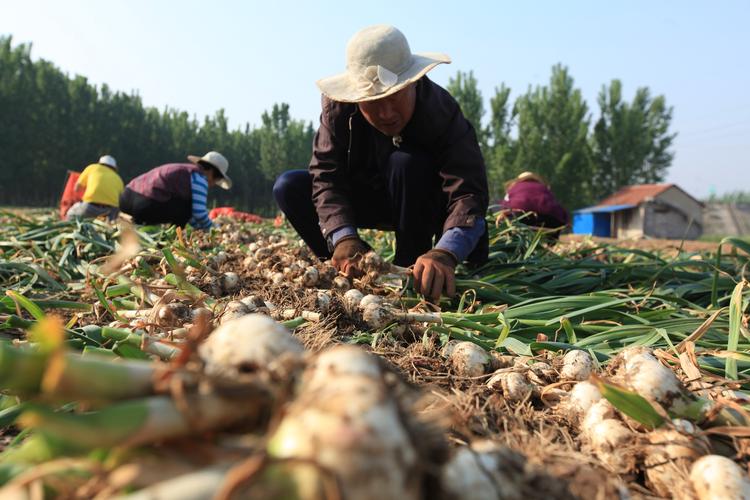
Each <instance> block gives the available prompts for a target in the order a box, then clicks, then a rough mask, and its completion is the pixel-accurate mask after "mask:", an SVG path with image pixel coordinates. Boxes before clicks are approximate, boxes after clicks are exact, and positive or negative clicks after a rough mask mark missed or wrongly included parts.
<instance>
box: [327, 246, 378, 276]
mask: <svg viewBox="0 0 750 500" xmlns="http://www.w3.org/2000/svg"><path fill="white" fill-rule="evenodd" d="M369 251H370V245H368V244H367V243H365V242H364V241H362V240H361V239H359V238H358V237H357V236H351V237H344V238H342V239H341V240H339V241H338V242H337V243H336V248H334V249H333V257H331V263H332V264H333V267H335V268H336V270H337V271H338V272H340V273H343V274H344V276H346V277H347V278H349V279H352V278H359V277H361V276H362V275H364V274H365V272H364V270H363V269H362V266H361V264H362V257H364V255H365V254H366V253H367V252H369Z"/></svg>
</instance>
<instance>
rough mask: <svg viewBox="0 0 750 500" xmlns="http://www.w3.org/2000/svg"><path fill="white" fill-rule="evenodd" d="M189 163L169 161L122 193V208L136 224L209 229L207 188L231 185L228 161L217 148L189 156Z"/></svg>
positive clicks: (130, 184)
mask: <svg viewBox="0 0 750 500" xmlns="http://www.w3.org/2000/svg"><path fill="white" fill-rule="evenodd" d="M188 160H190V163H169V164H167V165H162V166H160V167H156V168H154V169H152V170H149V171H148V172H146V173H145V174H142V175H139V176H138V177H136V178H135V179H133V180H132V181H130V183H129V184H128V185H127V187H126V188H125V191H124V192H123V193H122V196H120V209H121V210H122V211H123V212H125V213H126V214H129V215H131V216H132V217H133V221H134V222H135V223H136V224H175V225H178V226H181V227H182V226H185V224H190V225H191V226H193V227H194V228H195V229H208V228H210V227H211V225H212V223H211V219H209V217H208V209H207V207H206V202H207V197H208V188H209V187H211V186H214V185H217V186H219V187H221V188H224V189H229V188H231V187H232V181H231V179H230V178H229V177H228V176H227V170H229V162H228V161H227V159H226V158H224V156H223V155H221V154H220V153H217V152H216V151H211V152H209V153H206V154H205V155H204V156H203V157H201V158H198V157H197V156H188Z"/></svg>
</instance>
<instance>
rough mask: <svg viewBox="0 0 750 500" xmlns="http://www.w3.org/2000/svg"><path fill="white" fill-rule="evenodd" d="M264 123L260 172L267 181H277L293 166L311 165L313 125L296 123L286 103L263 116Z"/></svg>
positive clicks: (275, 106) (261, 138)
mask: <svg viewBox="0 0 750 500" xmlns="http://www.w3.org/2000/svg"><path fill="white" fill-rule="evenodd" d="M261 120H262V123H263V126H262V127H261V129H260V131H259V136H260V170H261V171H262V172H263V173H264V174H265V175H266V178H268V179H275V178H276V177H277V176H278V175H279V174H280V173H281V172H283V171H285V170H289V168H292V166H293V165H304V164H307V163H309V162H310V157H311V155H312V147H311V144H312V138H313V135H314V131H313V128H312V124H310V123H308V124H305V123H304V122H301V121H296V120H292V119H291V117H290V116H289V105H288V104H286V103H282V104H281V105H279V104H274V105H273V109H272V110H271V112H270V113H269V112H268V111H266V112H264V113H263V115H262V116H261Z"/></svg>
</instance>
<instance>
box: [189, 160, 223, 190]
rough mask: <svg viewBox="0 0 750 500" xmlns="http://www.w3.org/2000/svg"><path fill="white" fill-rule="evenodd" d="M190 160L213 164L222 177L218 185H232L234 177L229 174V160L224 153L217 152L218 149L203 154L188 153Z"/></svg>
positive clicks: (217, 182) (221, 186)
mask: <svg viewBox="0 0 750 500" xmlns="http://www.w3.org/2000/svg"><path fill="white" fill-rule="evenodd" d="M188 160H190V161H191V162H193V163H195V164H198V163H206V164H208V165H211V166H212V167H215V168H216V170H218V171H219V173H220V174H221V177H222V178H221V179H219V180H218V181H216V185H217V186H219V187H220V188H223V189H229V188H231V187H232V179H230V178H229V176H228V175H227V170H229V162H228V161H227V159H226V158H224V155H223V154H221V153H217V152H216V151H209V152H208V153H206V154H204V155H203V156H193V155H188Z"/></svg>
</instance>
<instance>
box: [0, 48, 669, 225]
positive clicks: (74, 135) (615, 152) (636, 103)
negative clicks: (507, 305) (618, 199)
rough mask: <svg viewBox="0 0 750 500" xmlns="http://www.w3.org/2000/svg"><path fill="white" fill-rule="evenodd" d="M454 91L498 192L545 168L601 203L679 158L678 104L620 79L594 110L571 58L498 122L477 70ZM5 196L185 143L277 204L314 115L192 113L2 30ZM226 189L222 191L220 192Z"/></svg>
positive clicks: (0, 186) (152, 158) (40, 191)
mask: <svg viewBox="0 0 750 500" xmlns="http://www.w3.org/2000/svg"><path fill="white" fill-rule="evenodd" d="M447 88H448V90H449V91H450V92H451V93H452V94H453V95H454V96H455V97H456V99H457V100H458V102H459V103H460V105H461V107H462V109H463V111H464V114H465V115H466V116H467V118H468V119H469V120H470V121H471V122H472V123H473V125H474V127H475V128H476V130H477V135H478V137H479V140H480V143H481V146H482V149H483V151H484V156H485V160H486V163H487V167H488V171H489V177H490V185H491V190H492V195H493V198H494V199H497V198H499V197H501V196H502V193H503V183H504V181H506V180H508V179H510V178H512V177H513V176H515V175H517V174H518V173H520V172H522V171H525V170H531V171H535V172H537V173H539V174H541V175H542V176H544V177H545V178H546V179H547V180H548V181H549V182H550V184H551V185H552V187H553V188H554V190H555V192H556V193H557V194H558V197H559V198H560V199H561V201H562V202H563V203H564V204H565V205H566V206H568V207H569V208H577V207H581V206H585V205H588V204H591V203H593V202H595V200H597V199H599V198H601V197H602V196H605V195H607V194H609V193H611V192H613V191H614V190H616V189H617V188H619V187H621V186H623V185H627V184H631V183H640V182H656V181H659V180H661V179H663V177H664V175H665V173H666V171H667V168H668V167H669V165H670V163H671V161H672V157H673V155H672V153H671V152H670V146H671V143H672V140H673V138H674V134H671V133H670V132H669V124H670V120H671V116H672V109H671V108H669V107H668V106H667V105H666V102H665V99H664V97H662V96H658V97H652V96H651V95H650V93H649V90H648V89H647V88H640V89H638V90H637V91H636V93H635V97H634V98H633V100H632V101H631V102H626V101H625V100H623V97H622V91H621V88H622V86H621V84H620V82H619V81H618V80H613V81H612V82H611V84H610V85H609V86H605V87H604V88H603V89H602V91H601V94H600V96H599V108H600V111H599V117H598V118H597V119H596V121H592V120H593V119H592V116H591V112H590V110H589V108H588V106H587V104H586V102H585V101H584V100H583V98H582V97H581V92H580V90H578V89H576V88H575V85H574V81H573V78H572V77H571V76H570V75H569V74H568V71H567V69H566V68H565V67H563V66H559V65H558V66H555V67H553V69H552V76H551V78H550V81H549V84H548V85H544V86H538V87H536V88H529V89H528V91H527V92H526V93H525V94H523V95H520V96H519V97H517V98H516V100H515V103H513V104H512V105H511V102H510V89H509V88H508V87H506V86H505V85H501V86H500V87H498V88H497V89H496V92H495V95H494V96H492V97H491V99H490V101H489V103H490V113H489V120H486V119H485V116H484V115H485V110H484V101H483V98H482V95H481V93H480V92H479V90H478V86H477V81H476V79H475V77H474V75H473V74H472V73H460V72H459V73H458V74H457V75H456V77H455V78H452V79H451V80H450V82H449V85H448V87H447ZM0 110H2V117H3V119H2V120H0V205H23V206H29V205H37V206H51V205H56V204H57V203H58V201H59V197H60V194H61V191H62V187H63V183H64V181H65V178H66V172H67V170H69V169H73V170H80V169H81V168H82V167H83V166H85V165H87V164H88V163H91V162H92V161H93V160H95V159H96V158H97V157H98V156H99V155H101V154H105V153H106V154H111V155H113V156H115V158H117V160H118V163H119V164H120V165H121V166H122V167H121V169H120V171H121V175H122V177H123V178H124V179H125V180H126V181H127V180H129V179H131V178H132V177H135V176H136V175H138V174H140V173H142V172H144V171H145V170H147V169H149V168H152V167H154V166H157V165H160V164H163V163H169V162H174V161H182V159H183V158H184V157H185V155H186V154H187V153H195V152H201V151H208V150H210V149H215V150H217V151H221V152H222V153H223V154H224V155H226V156H227V158H228V159H229V160H230V164H231V165H232V177H233V179H234V181H235V183H234V187H233V189H232V190H231V191H229V192H221V193H219V192H217V193H216V196H217V198H215V199H216V203H218V204H231V205H233V206H235V207H237V208H242V209H246V210H252V211H255V212H258V213H263V214H271V213H273V212H274V204H273V200H272V197H271V186H272V185H273V180H274V179H275V178H276V176H277V175H278V174H279V173H280V172H282V171H284V170H286V169H288V168H290V167H294V168H300V167H304V166H305V165H306V164H307V163H308V161H309V158H310V151H311V143H312V138H313V134H314V129H313V125H312V123H309V122H304V121H301V120H295V119H292V118H291V116H290V113H289V106H288V104H283V103H282V104H274V105H273V107H272V109H271V110H270V111H267V112H264V113H263V115H262V116H261V125H260V126H259V127H251V126H250V125H249V124H247V125H245V126H244V127H241V128H238V129H230V128H229V126H228V123H227V118H226V116H225V114H224V111H223V110H219V111H218V112H217V113H216V114H215V115H214V116H212V117H206V118H205V119H204V120H202V121H199V120H197V119H196V118H195V117H194V116H191V115H190V114H189V113H187V112H185V111H179V110H175V109H169V108H168V109H165V110H161V111H160V110H158V109H156V108H153V107H146V106H144V105H143V103H142V101H141V98H140V97H139V96H138V95H137V94H135V93H133V94H126V93H123V92H114V91H112V90H111V89H110V88H109V87H108V86H106V85H102V86H101V87H96V86H94V85H92V84H91V83H89V82H88V81H87V79H86V78H85V77H82V76H75V77H70V76H68V75H67V74H65V73H63V72H62V71H61V70H60V69H58V68H57V67H55V66H54V65H53V64H52V63H51V62H49V61H45V60H36V61H34V60H32V58H31V46H30V45H28V44H19V45H15V46H14V45H13V43H12V39H11V37H0ZM219 191H221V190H219Z"/></svg>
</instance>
